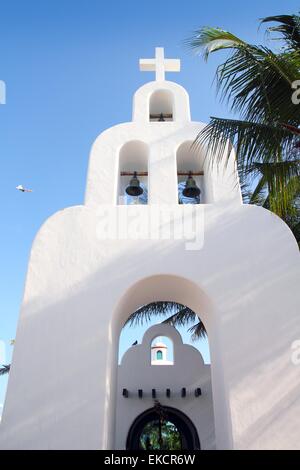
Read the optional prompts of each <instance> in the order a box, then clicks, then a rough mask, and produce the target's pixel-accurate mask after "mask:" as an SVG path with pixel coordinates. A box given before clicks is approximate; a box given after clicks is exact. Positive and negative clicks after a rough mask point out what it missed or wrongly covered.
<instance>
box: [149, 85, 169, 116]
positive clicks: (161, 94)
mask: <svg viewBox="0 0 300 470" xmlns="http://www.w3.org/2000/svg"><path fill="white" fill-rule="evenodd" d="M173 108H174V99H173V94H172V93H171V92H170V91H169V90H157V91H155V92H154V93H152V95H151V97H150V102H149V120H150V121H151V122H154V121H157V122H164V121H173V116H174V109H173Z"/></svg>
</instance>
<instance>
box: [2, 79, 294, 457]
mask: <svg viewBox="0 0 300 470" xmlns="http://www.w3.org/2000/svg"><path fill="white" fill-rule="evenodd" d="M162 86H163V87H166V88H167V89H169V90H171V91H172V92H174V94H175V95H174V100H175V110H176V112H175V116H176V119H177V120H176V121H174V122H165V123H157V122H154V123H148V122H147V119H146V117H145V116H147V115H148V109H147V103H148V100H149V96H150V95H151V91H154V90H155V89H161V88H162ZM145 112H146V113H147V114H145ZM133 116H134V121H133V122H132V123H126V124H122V125H120V126H116V127H113V128H112V129H109V130H107V131H105V132H104V133H103V134H101V136H99V137H98V138H97V140H96V142H95V143H94V145H93V148H92V152H91V156H90V163H89V171H88V179H87V190H86V198H85V204H84V205H83V206H76V207H71V208H67V209H65V210H62V211H60V212H58V213H56V214H55V215H54V216H52V217H50V218H49V219H48V220H47V221H46V222H45V224H44V225H43V226H42V227H41V229H40V231H39V232H38V234H37V236H36V238H35V241H34V243H33V246H32V250H31V254H30V261H29V267H28V272H27V277H26V285H25V292H24V298H23V302H22V306H21V312H20V320H19V324H18V330H17V335H16V344H15V348H14V355H13V362H12V368H11V372H10V377H9V383H8V390H7V397H6V401H5V406H4V410H3V416H2V421H1V424H0V448H1V449H32V448H34V449H101V448H113V447H114V445H115V442H116V439H118V429H116V427H115V418H116V414H115V411H116V400H117V369H118V365H117V357H118V355H117V353H118V340H119V334H120V331H121V328H122V326H123V324H124V322H125V320H126V319H127V318H128V316H129V314H130V313H131V312H132V311H133V310H134V309H136V308H137V307H139V306H141V305H143V304H145V303H147V302H151V301H155V300H172V301H176V302H179V303H182V304H184V305H187V306H189V307H190V308H192V309H193V310H194V311H195V312H196V313H197V314H199V315H200V316H201V319H202V320H203V322H204V323H205V325H206V328H207V331H208V336H209V343H210V355H211V360H212V365H211V374H212V390H213V398H214V416H215V432H216V447H217V448H218V449H221V448H227V449H228V448H234V449H253V448H260V449H268V448H272V449H284V448H294V449H296V448H300V444H299V437H298V436H299V435H300V394H299V376H300V375H299V370H300V369H299V366H296V365H294V364H293V363H292V361H291V352H292V351H291V345H292V343H293V341H295V340H297V339H300V322H299V303H300V290H299V281H300V264H299V250H298V247H297V244H296V241H295V239H294V237H293V235H292V234H291V232H290V230H289V229H288V227H287V226H286V225H285V224H284V223H283V222H282V221H281V220H280V219H279V218H277V217H276V216H275V215H273V214H272V213H270V212H268V211H266V210H264V209H262V208H259V207H255V206H243V205H242V203H241V197H240V190H239V187H238V184H237V176H236V173H235V171H234V160H233V156H232V160H231V162H230V164H229V165H228V167H227V170H226V171H225V172H223V171H217V170H216V169H215V168H212V169H209V168H208V167H206V166H204V171H205V177H206V184H207V186H208V190H207V192H206V193H207V195H208V196H207V202H208V203H207V204H203V205H198V206H193V207H192V208H191V206H190V207H188V206H179V205H177V177H176V149H177V148H178V147H179V146H180V144H182V143H183V142H185V141H186V140H191V139H194V138H195V136H196V134H197V132H198V131H199V129H201V128H202V126H203V125H202V124H199V123H193V122H190V121H189V105H188V96H187V94H186V92H185V91H184V90H183V89H182V88H181V87H179V86H178V85H176V84H173V83H171V82H167V81H166V82H163V83H160V82H151V83H149V84H147V85H145V86H144V87H142V88H141V89H140V90H139V91H138V92H137V94H136V95H135V100H134V110H133ZM135 139H137V140H141V141H143V142H145V143H146V144H147V145H148V146H149V161H148V172H149V176H148V180H149V181H148V183H149V202H150V205H149V206H117V205H116V201H117V194H118V184H119V168H118V155H119V151H120V149H121V148H122V146H123V145H124V144H125V143H126V142H128V141H130V140H135ZM199 158H202V157H201V156H199ZM112 180H113V181H114V184H113V185H111V182H112ZM162 188H163V189H164V190H163V191H162ZM153 207H155V208H157V207H159V208H162V209H165V208H166V207H168V208H170V207H172V209H173V214H172V226H173V228H175V229H176V228H178V227H179V226H180V223H181V217H182V215H183V214H187V215H188V220H193V221H194V222H195V221H196V222H197V223H198V225H197V224H196V226H197V228H196V233H197V235H198V238H199V244H198V249H192V250H188V249H187V247H188V245H187V243H186V242H187V240H186V234H185V233H181V235H180V236H178V233H180V230H178V231H177V237H176V238H175V239H174V237H170V238H169V239H164V238H163V237H162V236H161V235H160V232H159V230H158V229H159V228H161V226H163V225H164V223H163V221H162V220H156V219H155V218H152V219H151V227H153V226H154V229H155V228H156V229H157V230H154V233H156V234H158V235H157V236H156V237H153V236H152V238H149V237H148V238H147V236H146V237H145V233H143V230H142V228H144V227H145V221H147V220H148V219H149V217H150V216H151V214H152V210H153ZM118 217H121V219H122V220H127V221H128V226H129V232H128V234H127V235H126V236H125V237H123V238H122V237H121V239H118V238H116V237H115V236H114V232H113V231H111V232H110V237H108V238H106V239H105V236H104V235H105V234H107V232H109V230H108V228H109V229H111V224H112V221H113V220H116V218H118ZM107 218H108V219H109V220H108V219H107ZM119 220H120V219H119ZM175 231H176V230H175ZM152 235H153V233H152ZM202 241H203V244H202ZM194 248H195V247H194Z"/></svg>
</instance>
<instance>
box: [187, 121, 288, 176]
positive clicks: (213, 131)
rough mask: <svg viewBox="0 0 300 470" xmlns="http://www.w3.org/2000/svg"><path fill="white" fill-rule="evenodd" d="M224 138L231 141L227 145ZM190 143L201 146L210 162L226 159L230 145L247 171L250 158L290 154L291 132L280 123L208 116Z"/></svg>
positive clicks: (260, 158) (262, 160)
mask: <svg viewBox="0 0 300 470" xmlns="http://www.w3.org/2000/svg"><path fill="white" fill-rule="evenodd" d="M228 142H230V143H231V145H229V146H228ZM193 145H194V147H195V148H196V149H197V148H199V149H200V148H201V149H202V150H203V149H204V151H205V153H206V156H208V157H209V159H210V162H211V163H214V162H217V163H219V162H220V161H221V160H223V159H224V158H225V159H227V160H228V158H229V156H230V153H231V149H232V146H234V147H235V149H236V155H237V160H238V163H239V162H242V163H243V166H244V170H245V171H247V170H248V168H249V167H251V164H252V163H253V162H259V161H261V162H264V161H268V160H269V159H270V155H272V156H276V155H278V154H281V153H284V154H290V153H292V151H293V150H294V148H295V134H294V133H293V132H292V131H290V130H289V129H286V128H283V127H282V126H280V125H271V124H270V125H268V124H261V123H257V122H251V121H242V120H239V119H223V118H217V117H213V116H212V117H211V119H210V122H209V124H207V126H205V128H204V129H202V130H201V131H200V133H199V134H198V135H197V137H196V139H195V142H194V144H193Z"/></svg>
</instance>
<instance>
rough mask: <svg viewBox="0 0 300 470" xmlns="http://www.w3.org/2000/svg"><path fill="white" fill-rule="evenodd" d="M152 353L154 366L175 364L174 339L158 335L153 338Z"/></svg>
mask: <svg viewBox="0 0 300 470" xmlns="http://www.w3.org/2000/svg"><path fill="white" fill-rule="evenodd" d="M150 354H151V365H153V366H164V365H173V364H174V346H173V341H172V340H171V339H170V338H168V337H167V336H157V337H156V338H154V339H153V340H152V343H151V351H150Z"/></svg>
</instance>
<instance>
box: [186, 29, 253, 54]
mask: <svg viewBox="0 0 300 470" xmlns="http://www.w3.org/2000/svg"><path fill="white" fill-rule="evenodd" d="M185 42H186V44H187V45H188V46H189V47H190V48H191V49H193V50H194V51H195V52H196V53H201V52H202V53H203V55H204V57H205V59H206V60H207V59H208V56H209V54H211V53H212V52H214V51H219V50H221V49H233V48H237V47H240V46H241V45H245V44H246V43H244V41H243V40H242V39H240V38H238V37H237V36H234V34H232V33H230V32H228V31H225V30H224V29H220V28H211V27H209V26H205V27H203V28H201V29H199V30H197V31H195V32H194V34H193V36H192V37H191V38H189V39H187V40H186V41H185Z"/></svg>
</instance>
